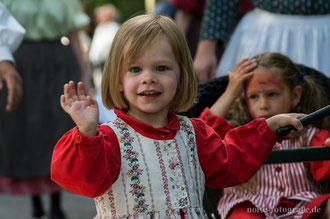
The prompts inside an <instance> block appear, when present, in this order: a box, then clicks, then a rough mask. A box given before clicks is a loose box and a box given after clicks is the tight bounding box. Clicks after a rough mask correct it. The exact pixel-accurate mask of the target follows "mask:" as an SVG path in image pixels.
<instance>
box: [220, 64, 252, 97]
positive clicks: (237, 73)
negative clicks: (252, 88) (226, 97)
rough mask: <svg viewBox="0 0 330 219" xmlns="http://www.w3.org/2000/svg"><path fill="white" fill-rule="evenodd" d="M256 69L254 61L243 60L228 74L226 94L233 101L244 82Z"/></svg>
mask: <svg viewBox="0 0 330 219" xmlns="http://www.w3.org/2000/svg"><path fill="white" fill-rule="evenodd" d="M256 67H257V63H256V60H255V59H248V58H244V59H242V60H241V61H239V62H238V63H237V64H236V66H235V68H234V71H233V72H228V77H229V83H228V86H227V88H226V92H227V93H229V94H230V95H231V96H233V97H235V99H236V98H237V97H238V96H239V95H240V94H241V93H242V88H243V84H244V81H246V80H248V79H250V78H251V77H252V75H253V73H252V70H253V69H254V68H256Z"/></svg>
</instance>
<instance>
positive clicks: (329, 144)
mask: <svg viewBox="0 0 330 219" xmlns="http://www.w3.org/2000/svg"><path fill="white" fill-rule="evenodd" d="M324 145H325V146H328V147H330V137H329V138H328V139H327V140H325V142H324Z"/></svg>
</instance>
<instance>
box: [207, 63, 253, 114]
mask: <svg viewBox="0 0 330 219" xmlns="http://www.w3.org/2000/svg"><path fill="white" fill-rule="evenodd" d="M256 66H257V64H256V61H255V59H251V60H249V59H248V58H244V59H242V60H241V61H239V62H238V63H237V64H236V66H235V68H234V71H233V72H228V77H229V83H228V85H227V88H226V90H225V92H224V93H223V94H222V95H221V96H220V97H219V99H218V100H217V101H216V102H215V103H214V104H213V106H212V107H211V108H210V110H211V112H212V113H213V114H215V115H218V116H221V117H225V115H226V114H227V113H228V111H229V109H230V107H231V106H232V104H233V103H234V101H235V100H236V98H237V97H239V95H240V94H241V93H242V88H243V84H244V81H246V80H248V79H249V78H251V77H252V74H253V73H252V72H251V71H252V70H253V69H254V68H255V67H256Z"/></svg>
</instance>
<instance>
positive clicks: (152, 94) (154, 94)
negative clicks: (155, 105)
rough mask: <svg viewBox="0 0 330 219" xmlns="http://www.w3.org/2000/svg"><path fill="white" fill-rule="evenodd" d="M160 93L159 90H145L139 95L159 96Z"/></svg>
mask: <svg viewBox="0 0 330 219" xmlns="http://www.w3.org/2000/svg"><path fill="white" fill-rule="evenodd" d="M160 94H161V93H160V92H158V91H144V92H141V93H139V94H138V95H139V96H146V97H152V96H158V95H160Z"/></svg>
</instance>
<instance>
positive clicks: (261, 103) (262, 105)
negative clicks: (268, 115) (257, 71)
mask: <svg viewBox="0 0 330 219" xmlns="http://www.w3.org/2000/svg"><path fill="white" fill-rule="evenodd" d="M259 107H260V109H267V107H268V102H267V99H266V98H265V97H264V96H261V97H260V98H259Z"/></svg>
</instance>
